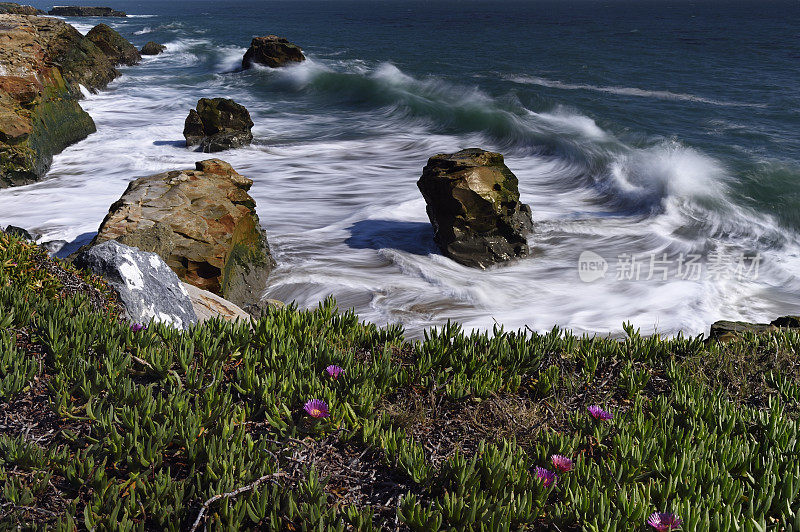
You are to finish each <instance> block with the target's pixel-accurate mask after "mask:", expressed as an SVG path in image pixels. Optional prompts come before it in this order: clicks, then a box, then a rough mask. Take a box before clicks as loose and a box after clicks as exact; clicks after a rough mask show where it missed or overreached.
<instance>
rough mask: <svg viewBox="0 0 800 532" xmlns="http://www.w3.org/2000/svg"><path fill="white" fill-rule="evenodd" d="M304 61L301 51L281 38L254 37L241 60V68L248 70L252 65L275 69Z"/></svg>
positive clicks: (270, 36) (275, 36)
mask: <svg viewBox="0 0 800 532" xmlns="http://www.w3.org/2000/svg"><path fill="white" fill-rule="evenodd" d="M305 60H306V56H304V55H303V51H302V50H301V49H300V47H299V46H297V45H296V44H292V43H290V42H289V41H287V40H286V39H284V38H283V37H278V36H277V35H267V36H266V37H256V38H254V39H253V41H252V42H251V43H250V48H248V50H247V52H245V54H244V58H243V59H242V68H245V69H247V68H250V67H251V66H253V63H258V64H260V65H266V66H268V67H272V68H277V67H282V66H285V65H287V64H289V63H300V62H302V61H305Z"/></svg>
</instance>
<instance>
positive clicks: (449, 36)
mask: <svg viewBox="0 0 800 532" xmlns="http://www.w3.org/2000/svg"><path fill="white" fill-rule="evenodd" d="M31 3H33V4H34V5H36V6H37V7H42V8H45V9H47V8H49V7H50V4H45V3H43V2H31ZM82 3H83V4H90V5H109V4H110V5H111V6H112V7H114V8H117V9H122V10H125V11H127V12H128V13H130V14H132V15H133V16H131V17H129V18H126V19H105V20H100V19H68V21H69V22H70V23H73V24H74V25H75V26H76V27H77V28H78V29H79V30H81V31H82V32H84V33H85V32H86V31H88V30H89V29H90V28H91V27H92V26H93V25H94V24H96V23H98V22H101V21H102V22H106V23H108V24H110V25H112V26H113V27H114V28H115V29H116V30H117V31H119V32H120V33H121V34H122V35H124V36H125V37H126V38H128V39H129V40H131V41H132V42H133V43H134V44H136V45H137V46H141V45H143V44H144V43H145V42H147V41H149V40H154V41H156V42H161V43H164V44H166V46H167V50H166V52H165V53H163V54H162V55H159V56H156V57H149V58H145V59H144V60H143V62H142V63H141V65H139V66H135V67H125V68H122V69H121V70H122V72H123V76H122V77H120V78H119V79H118V80H116V81H115V82H113V83H112V85H111V86H110V87H109V90H107V91H105V92H102V93H99V94H94V95H89V96H88V97H87V98H86V99H85V100H84V101H83V106H84V108H85V109H86V110H87V111H88V112H89V113H90V114H91V115H92V116H93V117H94V119H95V121H96V123H97V127H98V132H97V133H96V134H94V135H92V136H90V137H89V138H88V139H86V140H85V141H83V142H81V143H79V144H76V145H74V146H72V147H70V148H68V149H67V150H66V151H64V152H63V153H62V154H60V155H58V156H56V158H55V160H54V163H53V167H52V170H51V172H50V173H49V174H48V176H47V178H46V179H45V180H44V181H42V182H40V183H37V184H34V185H30V186H26V187H21V188H15V189H7V190H2V191H0V224H15V225H20V226H23V227H26V228H28V229H31V230H33V231H35V232H38V233H40V234H42V235H43V236H42V240H43V241H46V240H53V239H65V240H68V241H73V240H77V241H79V242H80V241H84V240H85V239H87V238H90V237H91V236H92V233H94V232H95V231H96V230H97V228H98V226H99V224H100V222H101V221H102V219H103V217H104V215H105V213H106V212H107V210H108V207H109V206H110V205H111V204H112V203H113V202H114V201H115V200H116V199H117V198H118V197H119V196H120V194H121V193H122V192H123V191H124V189H125V187H126V185H127V183H128V182H129V181H130V180H132V179H134V178H136V177H140V176H144V175H150V174H153V173H157V172H162V171H167V170H173V169H180V168H188V167H192V166H193V163H194V162H195V161H197V160H201V159H202V158H207V156H205V155H203V154H199V153H195V152H192V151H189V150H188V149H186V148H185V147H184V146H182V144H183V137H182V130H183V122H184V119H185V117H186V115H187V113H188V110H189V109H190V108H191V107H193V106H194V105H195V103H196V101H197V100H198V99H199V98H201V97H228V98H233V99H234V100H236V101H237V102H239V103H241V104H243V105H245V106H246V107H247V108H248V109H249V111H250V113H251V115H252V118H253V120H254V122H255V127H254V130H253V133H254V135H255V141H254V143H253V145H252V146H251V147H249V148H244V149H239V150H235V151H228V152H221V153H218V154H215V156H216V157H219V158H221V159H224V160H226V161H228V162H229V163H231V164H232V165H233V166H234V168H236V169H237V170H238V171H239V172H240V173H242V174H244V175H246V176H248V177H250V178H252V179H253V180H254V182H255V183H254V185H253V188H252V190H251V193H252V195H253V196H254V197H255V199H256V201H257V203H258V212H259V216H260V218H261V221H262V223H263V225H264V226H265V228H266V229H267V232H268V235H269V240H270V244H271V246H272V249H273V252H274V254H275V256H276V260H277V262H278V264H279V267H278V268H277V269H276V270H275V272H274V273H273V275H272V276H271V277H270V280H269V284H268V286H266V287H264V289H265V293H264V295H265V296H266V297H270V298H276V299H281V300H285V301H296V302H297V304H298V305H299V306H301V307H311V306H314V305H316V304H317V302H319V301H320V300H321V299H323V298H324V297H326V296H328V295H333V296H335V297H336V299H337V301H338V302H339V304H340V306H342V307H346V308H349V307H353V308H355V309H356V310H357V311H358V313H359V314H360V315H361V316H362V317H363V318H365V319H368V320H371V321H374V322H377V323H380V324H383V323H396V322H400V323H402V324H404V325H405V326H406V328H407V330H408V331H409V333H410V334H411V335H415V334H420V331H421V330H422V329H423V328H424V327H427V326H431V325H437V324H442V323H444V322H446V321H447V320H458V321H460V322H462V323H463V324H464V325H465V326H466V327H467V328H472V327H476V328H491V327H493V326H494V325H495V324H497V323H499V324H502V325H504V326H505V327H506V328H511V329H516V328H521V327H525V326H527V327H529V328H531V329H533V330H548V329H550V328H552V327H553V326H554V325H559V326H561V327H566V328H571V329H574V330H576V331H587V332H600V333H618V332H619V331H620V330H621V328H622V324H623V322H625V321H629V322H631V323H633V324H634V325H635V326H637V327H640V328H642V330H643V332H648V333H649V332H654V331H657V332H660V333H665V334H675V333H677V332H678V331H684V332H686V333H691V334H696V333H701V332H704V331H707V329H708V326H709V324H710V323H711V322H713V321H715V320H717V319H747V320H770V319H773V318H774V317H776V316H778V315H782V314H789V313H798V312H800V297H798V294H800V279H798V276H797V272H798V271H800V93H799V92H798V91H797V87H798V83H799V82H800V51H798V48H797V43H798V42H799V40H798V39H799V38H800V26H798V25H797V22H796V21H797V20H799V19H800V3H798V2H796V1H791V2H786V1H776V2H769V1H764V0H753V1H750V0H748V1H725V2H721V1H720V2H712V1H705V2H703V1H696V2H687V1H666V0H651V1H647V2H643V1H627V0H582V1H579V0H541V1H537V0H531V1H491V2H490V1H486V0H462V1H459V2H455V1H450V0H442V1H435V0H434V1H418V0H407V1H406V0H389V1H386V0H376V1H368V0H360V1H351V0H342V1H340V0H327V1H317V0H290V1H287V0H280V1H208V0H195V1H192V2H180V1H164V0H159V1H151V0H146V1H109V0H104V1H101V2H82ZM271 33H274V34H278V35H282V36H285V37H287V38H288V39H290V40H291V41H293V42H295V43H297V44H298V45H300V46H301V47H302V48H303V50H304V51H305V53H306V54H307V56H308V58H309V60H308V61H306V62H305V63H303V64H300V65H297V66H293V67H290V68H285V69H278V70H273V69H269V68H255V69H252V70H249V71H245V72H242V71H239V70H238V67H239V64H240V61H241V58H242V55H243V54H244V52H245V50H246V48H247V46H248V44H249V41H250V39H251V38H252V37H253V36H256V35H266V34H271ZM467 147H483V148H486V149H491V150H494V151H499V152H501V153H503V154H504V155H505V157H506V163H507V165H508V166H509V167H510V168H511V170H512V171H513V172H514V173H515V174H516V175H517V176H518V178H519V181H520V192H521V199H522V201H524V202H526V203H528V204H530V205H531V208H532V210H533V218H534V223H535V232H534V234H532V235H531V238H530V243H531V246H532V248H533V250H534V255H533V256H532V257H530V258H527V259H525V260H522V261H519V262H515V263H512V264H508V265H503V266H498V267H495V268H492V269H489V270H486V271H478V270H474V269H469V268H466V267H463V266H460V265H458V264H456V263H454V262H452V261H450V260H448V259H446V258H445V257H443V256H442V255H440V254H439V253H438V252H437V250H436V247H435V245H434V244H433V241H432V230H431V227H430V224H429V222H428V219H427V216H426V214H425V204H424V201H423V199H422V197H421V195H420V193H419V191H418V189H417V187H416V180H417V179H418V178H419V176H420V174H421V171H422V167H423V166H424V165H425V163H426V161H427V159H428V157H430V156H432V155H434V154H437V153H442V152H453V151H456V150H459V149H462V148H467ZM584 252H591V253H593V254H596V255H592V254H584ZM582 254H584V255H583V257H584V259H586V260H584V267H587V268H588V266H586V264H588V262H591V261H590V260H589V259H593V264H595V265H597V266H596V267H601V268H602V260H604V261H605V263H606V266H605V268H606V271H605V276H604V277H602V276H599V277H598V276H594V277H598V278H596V279H594V280H593V282H584V281H587V280H590V279H589V278H588V274H589V273H591V271H590V270H584V272H583V273H584V274H585V275H582V274H581V271H580V270H579V259H580V258H581V256H582ZM598 256H599V257H602V260H598ZM690 264H691V265H692V266H691V267H690V266H689V265H690ZM632 265H633V266H632ZM636 265H638V266H636ZM756 265H757V266H758V268H757V271H756V268H755V266H756ZM631 266H632V267H631ZM638 268H641V269H638ZM599 275H602V270H601V274H599ZM582 279H583V280H582Z"/></svg>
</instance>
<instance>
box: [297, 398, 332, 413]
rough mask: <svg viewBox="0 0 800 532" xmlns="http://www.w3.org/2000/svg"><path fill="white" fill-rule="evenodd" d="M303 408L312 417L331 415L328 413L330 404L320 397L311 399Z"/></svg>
mask: <svg viewBox="0 0 800 532" xmlns="http://www.w3.org/2000/svg"><path fill="white" fill-rule="evenodd" d="M303 408H304V409H305V411H306V412H308V415H309V416H311V417H328V416H329V415H330V414H329V413H328V405H327V404H326V403H325V401H320V400H319V399H312V400H310V401H309V402H307V403H306V404H305V406H304V407H303Z"/></svg>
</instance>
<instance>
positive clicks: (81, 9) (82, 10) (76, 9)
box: [47, 6, 128, 17]
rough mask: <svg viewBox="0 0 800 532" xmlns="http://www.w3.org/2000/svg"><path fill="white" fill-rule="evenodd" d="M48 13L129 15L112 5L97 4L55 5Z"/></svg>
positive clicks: (67, 15) (105, 15)
mask: <svg viewBox="0 0 800 532" xmlns="http://www.w3.org/2000/svg"><path fill="white" fill-rule="evenodd" d="M47 14H48V15H56V16H58V17H127V16H128V15H127V13H125V12H124V11H117V10H115V9H111V8H110V7H96V6H55V7H53V9H51V10H50V11H48V13H47Z"/></svg>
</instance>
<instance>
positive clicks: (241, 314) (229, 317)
mask: <svg viewBox="0 0 800 532" xmlns="http://www.w3.org/2000/svg"><path fill="white" fill-rule="evenodd" d="M183 287H184V288H185V289H186V292H187V293H188V294H189V299H191V301H192V307H193V308H194V313H195V314H197V321H198V322H199V323H203V322H204V321H207V320H210V319H213V318H221V319H223V320H225V321H236V320H243V321H250V319H251V318H250V314H248V313H247V312H245V311H244V310H242V309H241V308H240V307H239V306H238V305H235V304H233V303H231V302H230V301H228V300H227V299H223V298H221V297H219V296H218V295H216V294H214V293H212V292H209V291H208V290H202V289H200V288H197V287H196V286H193V285H190V284H186V283H183Z"/></svg>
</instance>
